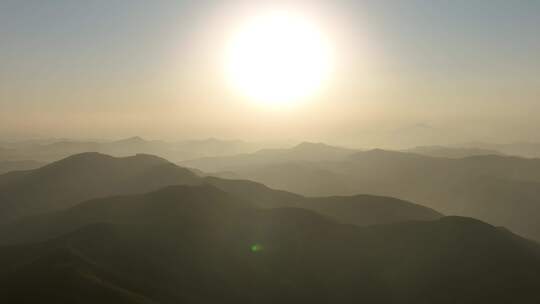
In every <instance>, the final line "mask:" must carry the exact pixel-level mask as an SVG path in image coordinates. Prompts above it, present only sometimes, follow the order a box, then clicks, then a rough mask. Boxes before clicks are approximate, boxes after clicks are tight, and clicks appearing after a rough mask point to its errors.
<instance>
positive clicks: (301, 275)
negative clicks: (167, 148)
mask: <svg viewBox="0 0 540 304" xmlns="http://www.w3.org/2000/svg"><path fill="white" fill-rule="evenodd" d="M44 217H45V218H48V219H45V218H44ZM44 217H40V218H39V219H34V220H32V219H28V221H29V222H27V223H26V224H27V225H29V226H33V225H36V226H35V229H36V230H39V231H41V233H42V235H41V239H47V240H46V241H44V242H39V243H26V244H21V245H16V246H4V247H0V257H1V258H0V282H1V284H0V286H1V287H0V288H1V291H2V293H1V294H2V299H3V300H5V301H7V302H9V303H59V302H63V303H67V302H69V303H90V302H91V301H98V302H99V303H163V304H166V303H201V302H202V303H207V302H219V303H358V302H369V303H456V302H457V303H495V304H496V303H509V302H520V303H535V302H537V301H539V300H540V295H539V294H538V292H537V290H538V287H540V286H539V284H540V283H539V282H540V248H539V247H538V245H537V244H535V243H533V242H530V241H527V240H525V239H522V238H520V237H518V236H516V235H513V234H511V233H509V232H508V231H506V230H503V229H499V228H496V227H493V226H490V225H488V224H485V223H482V222H480V221H477V220H474V219H469V218H460V217H445V218H442V219H439V220H435V221H413V222H404V223H398V224H390V225H377V226H369V227H363V228H362V227H357V226H353V225H343V224H338V223H337V222H335V221H333V220H331V219H329V218H327V217H324V216H321V215H318V214H316V213H314V212H311V211H307V210H304V209H299V208H275V209H259V208H256V207H253V206H252V204H251V203H248V202H245V201H244V200H243V199H241V198H238V197H235V196H234V195H230V194H228V193H226V192H224V191H222V190H219V189H217V188H215V187H213V186H209V185H201V186H170V187H167V188H164V189H161V190H158V191H155V192H152V193H148V194H141V195H131V196H120V197H112V198H103V199H98V200H92V201H88V202H86V203H83V204H81V205H78V206H75V207H72V208H69V209H67V210H64V211H58V212H54V213H51V214H48V215H46V216H44ZM45 222H47V224H46V225H43V224H44V223H45ZM29 226H27V227H29ZM22 230H24V229H23V228H20V229H16V230H12V231H22ZM28 235H32V237H36V235H35V234H28ZM38 239H39V238H38ZM502 286H503V287H504V288H502Z"/></svg>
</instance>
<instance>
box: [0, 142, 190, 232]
mask: <svg viewBox="0 0 540 304" xmlns="http://www.w3.org/2000/svg"><path fill="white" fill-rule="evenodd" d="M198 180H199V179H198V177H197V176H196V175H195V174H194V173H192V172H191V171H189V170H187V169H183V168H179V167H177V166H175V165H174V164H172V163H169V162H168V161H166V160H164V159H162V158H159V157H155V156H150V155H141V154H139V155H136V156H132V157H125V158H114V157H112V156H108V155H104V154H99V153H93V152H90V153H83V154H78V155H74V156H70V157H68V158H65V159H63V160H61V161H58V162H55V163H52V164H49V165H47V166H44V167H41V168H39V169H36V170H30V171H23V172H14V173H13V174H8V175H4V176H0V211H1V212H0V222H2V221H9V220H12V219H15V218H17V217H19V216H27V215H31V214H36V213H41V212H46V211H51V210H54V209H59V208H65V207H69V206H72V205H74V204H76V203H79V202H81V201H83V200H87V199H90V198H95V197H102V196H110V195H114V194H128V193H144V192H147V191H151V190H156V189H159V188H161V187H163V186H166V185H173V184H193V183H196V182H198Z"/></svg>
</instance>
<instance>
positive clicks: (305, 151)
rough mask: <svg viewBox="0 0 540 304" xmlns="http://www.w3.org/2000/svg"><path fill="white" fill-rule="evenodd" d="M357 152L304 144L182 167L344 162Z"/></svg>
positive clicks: (216, 169)
mask: <svg viewBox="0 0 540 304" xmlns="http://www.w3.org/2000/svg"><path fill="white" fill-rule="evenodd" d="M356 152H358V151H357V150H353V149H348V148H341V147H335V146H329V145H326V144H323V143H311V142H303V143H301V144H298V145H296V146H294V147H292V148H290V149H264V150H259V151H257V152H255V153H249V154H241V155H233V156H222V157H206V158H201V159H194V160H188V161H184V162H181V163H180V165H182V166H186V167H193V168H197V169H200V170H203V171H206V172H219V171H227V170H230V169H231V170H235V169H237V168H242V167H243V168H250V167H253V166H265V165H271V164H281V163H288V162H304V161H308V162H319V161H336V160H342V159H344V158H346V157H348V156H350V155H352V154H354V153H356Z"/></svg>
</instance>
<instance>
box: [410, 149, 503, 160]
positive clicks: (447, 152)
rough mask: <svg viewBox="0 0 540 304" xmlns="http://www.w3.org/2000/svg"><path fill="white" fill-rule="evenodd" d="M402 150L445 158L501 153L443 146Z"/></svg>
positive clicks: (498, 153) (499, 153)
mask: <svg viewBox="0 0 540 304" xmlns="http://www.w3.org/2000/svg"><path fill="white" fill-rule="evenodd" d="M404 152H410V153H416V154H421V155H426V156H433V157H445V158H465V157H470V156H478V155H503V154H502V153H501V152H499V151H497V150H490V149H480V148H461V147H445V146H418V147H415V148H412V149H407V150H404Z"/></svg>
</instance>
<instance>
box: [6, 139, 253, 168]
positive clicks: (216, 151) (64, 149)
mask: <svg viewBox="0 0 540 304" xmlns="http://www.w3.org/2000/svg"><path fill="white" fill-rule="evenodd" d="M13 145H14V147H13V148H11V149H2V148H0V161H2V160H26V159H33V160H37V161H40V162H52V161H57V160H60V159H62V158H65V157H68V156H70V155H73V154H79V153H85V152H100V153H104V154H109V155H112V156H117V157H120V156H129V155H133V154H137V153H139V154H154V155H159V156H160V157H164V158H167V159H169V160H172V161H181V160H186V159H193V158H200V157H205V156H221V155H233V154H238V153H246V152H254V151H256V150H257V149H259V145H257V144H252V143H247V142H243V141H240V140H219V139H214V138H210V139H203V140H185V141H178V142H165V141H160V140H146V139H143V138H141V137H139V136H134V137H130V138H126V139H121V140H117V141H75V140H68V139H63V140H51V141H45V142H40V141H37V142H28V143H24V144H13Z"/></svg>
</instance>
